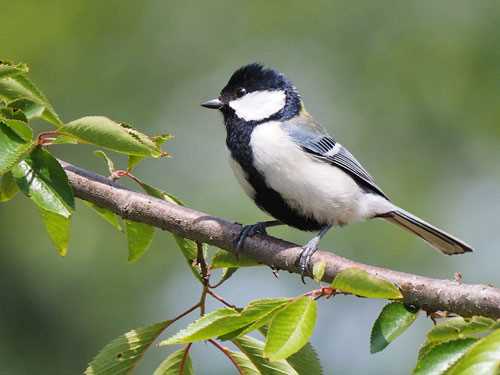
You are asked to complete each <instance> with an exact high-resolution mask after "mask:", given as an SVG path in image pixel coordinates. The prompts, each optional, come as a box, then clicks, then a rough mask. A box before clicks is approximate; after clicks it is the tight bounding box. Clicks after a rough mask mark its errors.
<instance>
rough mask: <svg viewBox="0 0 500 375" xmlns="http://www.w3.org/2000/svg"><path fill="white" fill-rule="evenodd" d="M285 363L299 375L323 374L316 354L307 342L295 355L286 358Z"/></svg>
mask: <svg viewBox="0 0 500 375" xmlns="http://www.w3.org/2000/svg"><path fill="white" fill-rule="evenodd" d="M287 361H288V363H289V364H290V365H291V366H292V367H293V368H294V369H295V370H296V371H297V372H298V373H299V374H300V375H308V374H310V375H312V374H314V375H322V374H323V368H322V367H321V362H320V361H319V357H318V354H317V353H316V350H315V349H314V348H313V346H312V345H311V343H309V342H308V343H307V344H306V345H305V346H304V347H302V349H300V350H299V351H298V352H297V353H295V354H292V355H291V356H290V357H288V358H287Z"/></svg>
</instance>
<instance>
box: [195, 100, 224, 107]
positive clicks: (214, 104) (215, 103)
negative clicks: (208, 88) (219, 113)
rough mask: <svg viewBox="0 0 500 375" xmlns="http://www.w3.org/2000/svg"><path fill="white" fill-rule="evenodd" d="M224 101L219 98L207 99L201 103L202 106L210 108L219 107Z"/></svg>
mask: <svg viewBox="0 0 500 375" xmlns="http://www.w3.org/2000/svg"><path fill="white" fill-rule="evenodd" d="M223 105H224V103H222V101H221V100H220V99H212V100H207V101H206V102H203V103H201V106H202V107H205V108H210V109H221V108H222V106H223Z"/></svg>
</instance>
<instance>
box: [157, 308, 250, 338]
mask: <svg viewBox="0 0 500 375" xmlns="http://www.w3.org/2000/svg"><path fill="white" fill-rule="evenodd" d="M239 316H240V314H239V313H238V312H237V311H236V310H234V309H230V308H227V307H224V308H221V309H217V310H214V311H211V312H209V313H208V314H206V315H203V316H202V317H201V318H200V319H198V320H196V321H194V322H193V323H191V324H190V325H188V326H187V327H186V328H185V329H183V330H181V331H179V332H178V333H177V334H175V335H174V336H172V337H170V338H169V339H167V340H163V341H162V342H160V344H159V345H160V346H163V345H173V344H188V343H191V342H195V341H202V340H207V339H211V338H214V337H217V336H220V335H223V334H225V333H227V332H230V331H232V330H234V329H236V328H238V325H236V326H235V327H234V328H233V326H232V325H231V324H232V323H233V324H234V320H232V319H228V318H237V317H239ZM229 325H231V326H229Z"/></svg>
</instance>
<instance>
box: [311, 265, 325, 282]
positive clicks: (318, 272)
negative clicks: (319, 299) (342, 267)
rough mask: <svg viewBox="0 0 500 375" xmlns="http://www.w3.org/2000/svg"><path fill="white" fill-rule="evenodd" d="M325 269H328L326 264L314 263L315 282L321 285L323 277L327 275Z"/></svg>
mask: <svg viewBox="0 0 500 375" xmlns="http://www.w3.org/2000/svg"><path fill="white" fill-rule="evenodd" d="M325 269H326V263H325V262H323V261H321V262H316V263H314V265H313V272H312V274H313V279H314V281H316V282H317V283H319V282H320V281H321V280H322V279H323V276H324V275H325Z"/></svg>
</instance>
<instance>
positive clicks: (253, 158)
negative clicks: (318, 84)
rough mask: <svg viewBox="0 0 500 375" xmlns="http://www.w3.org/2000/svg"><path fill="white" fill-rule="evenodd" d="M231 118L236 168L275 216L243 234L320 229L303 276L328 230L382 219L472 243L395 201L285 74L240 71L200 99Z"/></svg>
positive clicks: (433, 237)
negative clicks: (213, 94) (270, 229)
mask: <svg viewBox="0 0 500 375" xmlns="http://www.w3.org/2000/svg"><path fill="white" fill-rule="evenodd" d="M201 105H202V106H203V107H206V108H212V109H218V110H220V111H221V112H222V114H223V117H224V124H225V127H226V131H227V137H226V145H227V148H228V149H229V152H230V163H231V167H232V169H233V171H234V174H235V175H236V177H237V179H238V181H239V183H240V184H241V186H242V188H243V190H244V191H245V193H246V194H247V195H248V196H249V197H250V198H252V199H253V201H254V202H255V203H256V205H257V206H258V207H260V208H261V209H262V210H264V211H265V212H267V213H268V214H269V215H271V216H272V217H274V218H275V219H276V220H273V221H266V222H259V223H257V224H254V225H247V226H244V227H243V228H242V231H241V233H240V235H239V238H238V239H237V243H236V249H237V250H238V249H239V248H241V246H242V244H243V242H244V240H245V238H246V237H247V236H252V235H254V234H256V233H265V231H266V228H267V227H270V226H275V225H281V224H286V225H289V226H292V227H294V228H298V229H300V230H304V231H317V232H318V233H317V235H316V236H314V237H313V238H312V239H311V241H309V242H308V243H307V244H306V245H305V246H304V247H303V250H302V252H301V254H300V256H299V258H298V259H297V264H298V266H299V268H300V270H301V273H302V279H304V275H305V274H306V272H308V270H309V267H310V261H311V257H312V255H313V254H314V252H315V251H316V250H317V248H318V244H319V241H320V239H321V238H322V237H323V236H324V235H325V234H326V233H327V231H328V230H329V229H331V228H332V227H336V226H343V225H347V224H351V223H354V222H357V221H361V220H366V219H373V218H383V219H385V220H387V221H389V222H391V223H394V224H397V225H399V226H400V227H402V228H404V229H406V230H407V231H409V232H411V233H413V234H415V235H417V236H418V237H420V238H422V239H423V240H424V241H426V242H427V243H428V244H429V245H430V246H432V247H433V248H435V249H437V250H439V251H441V252H443V253H444V254H447V255H452V254H462V253H465V252H469V251H472V248H471V247H470V246H469V245H467V244H466V243H464V242H462V241H461V240H459V239H458V238H455V237H453V236H451V235H450V234H448V233H446V232H444V231H442V230H441V229H438V228H436V227H435V226H433V225H431V224H429V223H427V222H425V221H424V220H422V219H420V218H418V217H416V216H414V215H412V214H411V213H409V212H407V211H405V210H403V209H402V208H400V207H398V206H396V205H395V204H394V203H393V202H391V200H390V199H389V198H388V197H387V195H386V194H385V193H384V192H383V191H382V190H381V189H380V188H379V187H378V186H377V185H376V183H375V181H374V179H373V178H372V176H370V174H369V173H368V172H367V171H366V170H365V169H364V168H363V166H362V165H361V164H360V163H359V162H358V161H357V160H356V159H355V158H354V156H353V155H352V154H351V153H350V152H349V151H348V150H347V149H346V148H345V147H344V146H343V145H341V144H340V143H339V142H337V140H336V139H335V138H334V137H332V136H330V135H329V134H328V133H327V132H326V130H325V129H324V128H323V127H322V126H321V125H320V124H319V123H318V122H316V121H315V120H314V118H313V117H312V116H311V115H310V114H309V113H308V112H307V111H306V110H305V108H304V104H303V102H302V100H301V97H300V94H299V92H298V91H297V89H296V88H295V87H294V86H293V84H292V83H291V82H290V81H289V80H288V79H287V78H286V77H285V76H284V75H283V74H281V73H279V72H278V71H276V70H274V69H268V68H265V67H264V66H262V65H260V64H256V63H254V64H249V65H246V66H243V67H241V68H240V69H238V70H237V71H236V72H235V73H234V74H233V75H232V76H231V78H230V79H229V82H228V83H227V85H226V86H225V87H224V88H223V89H222V91H221V93H220V96H219V97H218V98H217V99H213V100H209V101H207V102H204V103H202V104H201Z"/></svg>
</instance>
